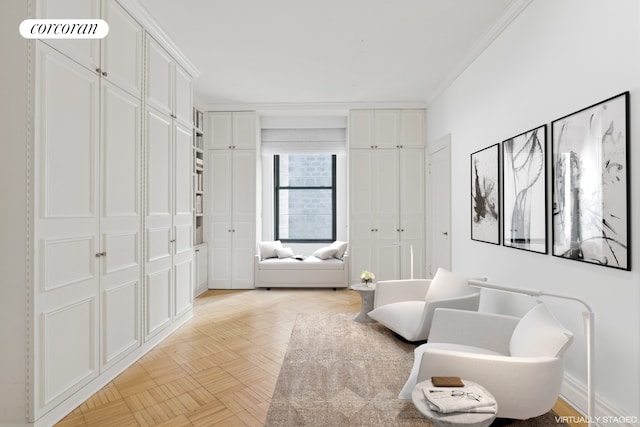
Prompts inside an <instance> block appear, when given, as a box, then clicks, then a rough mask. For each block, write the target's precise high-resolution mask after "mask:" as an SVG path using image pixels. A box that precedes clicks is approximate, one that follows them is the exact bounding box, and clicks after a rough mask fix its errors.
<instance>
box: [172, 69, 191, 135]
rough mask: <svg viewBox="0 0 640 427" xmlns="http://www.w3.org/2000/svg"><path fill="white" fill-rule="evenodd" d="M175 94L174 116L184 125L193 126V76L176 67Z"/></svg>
mask: <svg viewBox="0 0 640 427" xmlns="http://www.w3.org/2000/svg"><path fill="white" fill-rule="evenodd" d="M174 78H175V93H174V100H175V102H174V116H175V117H176V119H177V120H178V121H179V122H180V123H181V124H183V125H185V126H189V127H192V126H193V109H192V107H193V89H192V87H191V76H190V75H189V74H188V73H187V72H186V71H185V70H183V69H182V68H181V67H180V66H178V65H176V66H175V70H174Z"/></svg>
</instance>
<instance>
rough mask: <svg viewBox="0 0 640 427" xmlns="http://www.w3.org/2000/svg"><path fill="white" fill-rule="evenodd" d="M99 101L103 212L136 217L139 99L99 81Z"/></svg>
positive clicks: (138, 175)
mask: <svg viewBox="0 0 640 427" xmlns="http://www.w3.org/2000/svg"><path fill="white" fill-rule="evenodd" d="M101 103H102V114H101V121H100V123H101V126H102V132H101V136H102V143H101V146H102V175H103V177H102V189H103V192H102V194H103V203H102V206H103V207H102V211H103V215H104V216H106V217H127V216H139V215H140V197H139V191H140V186H139V185H140V179H139V177H140V144H141V140H140V138H141V129H140V127H141V126H140V122H141V107H142V105H141V102H140V99H137V98H135V97H133V96H131V95H129V94H127V93H126V92H124V91H123V90H121V89H119V88H118V87H116V86H114V85H112V84H110V83H108V82H105V81H103V82H102V97H101Z"/></svg>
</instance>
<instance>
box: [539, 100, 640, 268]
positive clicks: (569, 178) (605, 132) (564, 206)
mask: <svg viewBox="0 0 640 427" xmlns="http://www.w3.org/2000/svg"><path fill="white" fill-rule="evenodd" d="M551 131H552V139H553V144H552V164H553V173H552V187H553V207H552V216H553V222H552V223H553V255H554V256H556V257H561V258H567V259H572V260H576V261H582V262H587V263H592V264H598V265H602V266H607V267H613V268H617V269H622V270H630V269H631V265H630V261H631V257H630V247H629V243H630V238H629V237H630V233H629V230H630V210H629V208H630V200H629V194H630V192H629V183H630V177H631V175H630V173H629V92H623V93H621V94H619V95H616V96H614V97H611V98H609V99H606V100H604V101H601V102H599V103H597V104H594V105H591V106H589V107H586V108H583V109H582V110H579V111H576V112H575V113H572V114H569V115H567V116H565V117H562V118H559V119H557V120H555V121H553V122H552V123H551Z"/></svg>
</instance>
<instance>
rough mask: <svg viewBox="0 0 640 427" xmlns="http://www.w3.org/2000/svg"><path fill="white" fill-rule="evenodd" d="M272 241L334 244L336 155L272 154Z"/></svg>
mask: <svg viewBox="0 0 640 427" xmlns="http://www.w3.org/2000/svg"><path fill="white" fill-rule="evenodd" d="M273 166H274V168H273V170H274V177H273V182H274V202H275V203H274V210H275V212H274V218H275V221H274V222H275V240H281V241H285V242H333V241H335V240H336V155H335V154H276V155H274V156H273Z"/></svg>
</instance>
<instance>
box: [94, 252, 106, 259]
mask: <svg viewBox="0 0 640 427" xmlns="http://www.w3.org/2000/svg"><path fill="white" fill-rule="evenodd" d="M103 256H107V253H106V252H98V253H97V254H96V258H100V257H103Z"/></svg>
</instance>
